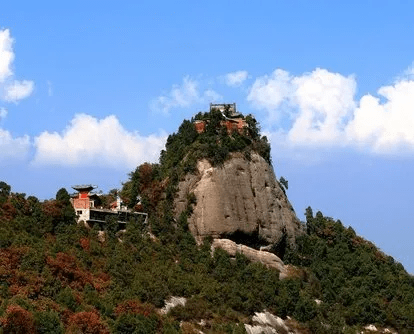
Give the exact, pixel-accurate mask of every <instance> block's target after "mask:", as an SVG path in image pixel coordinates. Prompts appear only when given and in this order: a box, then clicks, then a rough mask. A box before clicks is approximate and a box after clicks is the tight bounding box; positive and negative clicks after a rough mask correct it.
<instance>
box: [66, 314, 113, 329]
mask: <svg viewBox="0 0 414 334" xmlns="http://www.w3.org/2000/svg"><path fill="white" fill-rule="evenodd" d="M68 333H69V334H109V330H108V327H107V326H106V325H105V324H103V323H102V322H101V319H100V318H99V315H98V314H97V313H95V312H79V313H75V314H74V315H72V316H71V317H70V318H69V329H68Z"/></svg>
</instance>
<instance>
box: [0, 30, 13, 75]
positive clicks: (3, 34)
mask: <svg viewBox="0 0 414 334" xmlns="http://www.w3.org/2000/svg"><path fill="white" fill-rule="evenodd" d="M12 44H13V39H12V38H11V36H10V31H9V30H8V29H5V30H0V82H3V81H4V80H5V79H6V78H7V77H9V76H11V75H13V72H12V70H11V64H12V63H13V60H14V53H13V49H12Z"/></svg>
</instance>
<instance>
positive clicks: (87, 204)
mask: <svg viewBox="0 0 414 334" xmlns="http://www.w3.org/2000/svg"><path fill="white" fill-rule="evenodd" d="M72 188H73V189H75V190H76V191H77V193H75V194H74V195H72V198H71V203H72V205H73V208H74V209H75V212H76V215H77V216H78V223H79V222H81V221H83V222H85V223H86V224H87V225H89V226H91V227H92V226H93V225H94V224H95V223H98V224H99V225H100V226H103V224H105V221H106V219H107V218H109V217H116V219H117V221H118V223H119V224H120V227H121V228H122V225H125V224H126V223H127V222H128V221H129V220H130V219H132V218H136V219H137V218H138V219H143V220H144V222H147V214H146V213H144V212H134V211H132V210H130V209H128V208H127V207H126V206H124V205H123V203H122V200H121V199H120V197H119V196H118V197H117V200H116V201H115V202H113V203H111V205H110V207H111V209H104V208H103V207H102V206H100V205H99V203H100V202H101V201H100V198H99V195H98V194H96V193H94V192H93V190H94V189H96V188H97V186H94V185H91V184H84V185H75V186H72Z"/></svg>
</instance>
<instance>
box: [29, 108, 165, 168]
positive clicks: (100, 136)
mask: <svg viewBox="0 0 414 334" xmlns="http://www.w3.org/2000/svg"><path fill="white" fill-rule="evenodd" d="M165 140H166V135H165V134H160V135H150V136H148V137H144V136H141V135H139V134H138V133H136V132H129V131H127V130H126V129H125V128H123V126H122V125H121V124H120V123H119V120H118V119H117V117H116V116H114V115H111V116H108V117H106V118H104V119H97V118H95V117H92V116H90V115H86V114H78V115H76V116H75V117H74V118H73V119H72V121H71V122H70V125H69V126H68V127H67V128H66V129H65V130H64V131H63V132H62V133H57V132H53V133H50V132H47V131H45V132H43V133H41V134H40V135H39V136H38V137H36V138H35V141H34V145H35V149H36V153H35V157H34V161H33V163H34V164H35V165H44V164H55V165H65V166H68V165H71V166H86V165H103V166H109V167H115V168H125V167H126V168H128V169H131V168H134V167H136V166H137V165H138V164H140V163H142V162H144V161H157V160H158V155H159V152H160V150H161V149H163V147H164V144H165Z"/></svg>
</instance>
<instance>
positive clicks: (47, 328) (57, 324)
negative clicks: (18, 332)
mask: <svg viewBox="0 0 414 334" xmlns="http://www.w3.org/2000/svg"><path fill="white" fill-rule="evenodd" d="M35 323H36V330H37V333H38V334H63V332H64V328H63V324H62V322H61V321H60V318H59V315H58V314H57V313H56V312H55V311H46V312H38V313H36V314H35Z"/></svg>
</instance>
